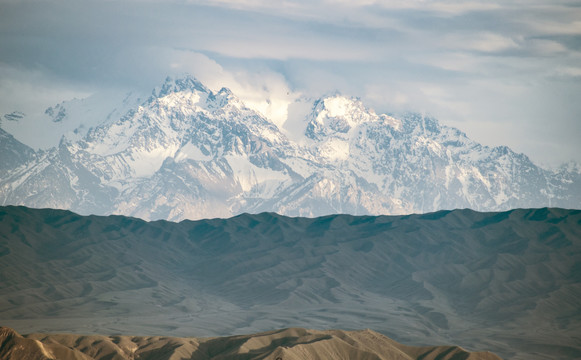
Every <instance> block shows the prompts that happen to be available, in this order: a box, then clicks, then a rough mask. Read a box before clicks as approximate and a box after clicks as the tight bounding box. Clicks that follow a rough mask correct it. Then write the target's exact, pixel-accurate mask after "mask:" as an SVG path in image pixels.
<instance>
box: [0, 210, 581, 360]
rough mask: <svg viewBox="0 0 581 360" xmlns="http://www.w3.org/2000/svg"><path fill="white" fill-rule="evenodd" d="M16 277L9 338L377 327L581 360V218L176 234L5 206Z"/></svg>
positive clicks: (4, 268) (394, 221) (517, 355)
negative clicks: (12, 332) (14, 334)
mask: <svg viewBox="0 0 581 360" xmlns="http://www.w3.org/2000/svg"><path fill="white" fill-rule="evenodd" d="M0 279H1V281H0V319H2V326H8V327H11V328H13V329H15V330H16V331H18V332H20V333H25V334H26V333H31V332H35V333H39V332H40V333H71V332H72V333H76V334H105V335H111V336H112V335H118V334H123V335H144V336H153V335H164V336H177V337H208V336H209V337H214V336H232V335H236V334H250V333H255V332H261V331H272V330H273V329H282V328H289V327H299V328H310V329H319V330H321V329H344V330H361V329H372V330H374V331H377V332H379V333H382V334H384V335H386V336H389V337H390V338H392V339H394V340H396V341H398V342H401V343H405V344H409V345H416V346H423V345H434V344H456V345H459V346H461V347H463V348H465V349H468V350H470V351H476V350H478V351H484V350H488V351H492V352H494V353H496V354H498V355H499V356H501V357H502V358H504V359H514V360H525V359H526V360H541V359H579V358H581V342H580V341H579V329H580V328H581V311H580V308H579V299H580V298H581V210H564V209H557V208H542V209H517V210H511V211H506V212H492V213H488V212H487V213H482V212H475V211H472V210H454V211H439V212H435V213H427V214H416V215H405V216H379V217H374V216H352V215H331V216H325V217H318V218H302V217H286V216H282V215H278V214H274V213H261V214H242V215H239V216H236V217H233V218H229V219H206V220H198V221H189V220H185V221H182V222H180V223H174V222H168V221H153V222H146V221H144V220H141V219H136V218H129V217H124V216H106V217H103V216H94V215H93V216H80V215H78V214H75V213H71V212H69V211H63V210H53V209H45V210H39V209H31V208H26V207H13V206H9V207H0ZM368 334H369V333H368ZM319 335H322V334H319ZM327 335H332V336H337V334H327ZM289 336H290V335H289ZM293 336H295V337H302V336H299V335H293ZM37 339H41V337H40V336H39V337H37ZM102 340H103V339H102ZM104 340H106V342H105V343H103V345H106V344H107V343H109V342H110V341H111V340H110V339H109V340H107V339H104ZM295 340H296V339H295ZM335 340H337V339H335ZM79 341H81V340H79ZM180 341H181V340H180ZM256 342H258V341H256ZM83 344H87V342H83ZM177 344H178V343H174V345H176V346H177ZM240 344H241V343H240ZM266 345H267V343H264V346H266ZM111 346H112V345H111ZM132 346H133V345H132ZM248 346H250V345H248ZM289 346H290V345H289ZM133 347H134V348H135V346H133ZM169 348H172V347H171V346H170V345H168V349H169ZM95 351H96V350H95ZM108 351H109V350H108ZM450 351H452V350H451V349H450ZM450 354H452V352H450ZM436 355H438V356H441V357H437V356H436ZM464 355H466V354H464ZM176 356H177V355H176ZM248 356H249V355H248ZM445 356H446V355H445V354H441V353H440V354H438V353H434V354H433V357H429V356H428V355H425V357H418V359H419V358H421V359H429V358H434V359H448V357H445ZM450 356H451V355H450ZM466 356H467V355H466ZM240 358H244V357H240ZM248 358H249V357H248ZM284 358H285V359H286V357H284ZM289 358H292V357H289ZM302 358H310V357H302ZM450 358H451V357H450ZM459 358H462V359H463V358H465V357H459ZM371 359H377V357H371Z"/></svg>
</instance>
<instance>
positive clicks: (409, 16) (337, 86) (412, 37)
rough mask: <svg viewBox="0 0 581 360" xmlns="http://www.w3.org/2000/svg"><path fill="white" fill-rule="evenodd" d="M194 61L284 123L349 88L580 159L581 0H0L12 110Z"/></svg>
mask: <svg viewBox="0 0 581 360" xmlns="http://www.w3.org/2000/svg"><path fill="white" fill-rule="evenodd" d="M185 73H189V74H192V75H193V76H195V77H197V78H198V79H199V80H200V81H202V82H203V83H205V84H206V85H207V86H208V87H210V88H211V89H213V90H218V89H220V88H221V87H228V88H230V89H231V90H232V91H233V92H234V93H235V94H236V95H238V96H239V97H240V98H242V99H243V100H244V101H245V102H247V104H248V105H250V106H251V107H254V108H255V109H257V110H259V111H261V112H262V113H263V114H264V115H266V116H267V117H270V118H272V119H273V121H275V122H277V123H280V122H283V121H284V119H285V116H286V109H287V107H288V105H289V103H291V102H293V101H295V100H296V99H297V98H299V97H310V98H317V97H320V96H323V95H328V94H334V93H337V92H338V93H341V94H343V95H347V96H354V97H358V98H360V99H361V100H362V101H363V103H364V104H365V105H366V106H368V107H370V108H372V109H374V110H375V111H376V112H378V113H394V114H397V113H402V112H405V111H413V112H420V113H424V114H427V115H431V116H433V117H436V118H437V119H438V120H439V121H440V122H441V123H442V124H445V125H449V126H454V127H457V128H459V129H460V130H462V131H464V132H465V133H466V134H467V135H468V136H469V137H470V138H472V139H473V140H476V141H478V142H480V143H482V144H484V145H488V146H498V145H507V146H509V147H511V148H512V149H513V150H514V151H516V152H519V153H520V152H522V153H525V154H527V155H528V156H529V157H530V158H531V159H532V160H533V161H534V162H535V163H537V164H539V165H541V166H544V167H556V166H558V165H560V164H561V163H563V162H567V161H571V160H573V161H576V162H578V163H581V140H580V139H581V116H580V114H581V0H579V1H571V0H545V1H537V0H502V1H498V0H491V1H454V0H433V1H430V0H383V1H382V0H360V1H349V0H307V1H298V0H297V1H294V0H282V1H267V0H236V1H235V0H217V1H196V0H165V1H162V0H157V1H156V0H99V1H93V0H74V1H66V0H64V1H60V0H36V1H30V0H0V116H2V115H3V114H7V113H11V112H13V111H20V112H23V113H25V114H33V113H41V112H43V111H44V109H46V108H47V107H49V106H53V105H55V104H57V103H60V102H61V101H63V100H71V99H74V98H84V97H89V96H92V95H93V96H94V95H95V94H104V93H111V94H112V93H117V92H119V91H130V90H133V89H141V90H144V91H145V90H148V91H150V89H152V88H153V87H154V86H157V85H159V84H161V83H162V82H163V81H164V79H165V78H166V77H167V76H174V77H175V76H182V75H183V74H185ZM22 126H25V125H22ZM26 126H30V125H26ZM29 145H30V144H29Z"/></svg>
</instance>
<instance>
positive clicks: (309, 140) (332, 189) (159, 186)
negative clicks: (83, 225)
mask: <svg viewBox="0 0 581 360" xmlns="http://www.w3.org/2000/svg"><path fill="white" fill-rule="evenodd" d="M148 93H149V91H148ZM135 99H136V100H135V101H132V102H131V103H127V104H125V105H124V106H123V107H121V108H120V110H119V111H116V112H114V114H124V115H119V116H117V115H115V117H111V118H110V119H109V117H108V116H103V120H102V122H101V123H99V124H98V125H96V126H95V127H91V128H90V129H91V130H89V131H88V132H87V133H86V135H85V134H83V133H82V132H79V135H78V136H77V137H74V138H67V141H62V142H61V146H60V147H58V146H55V147H53V148H52V149H49V150H47V152H46V153H45V154H44V155H42V154H40V153H39V154H36V155H35V153H34V151H32V150H30V151H26V150H21V149H20V148H23V145H22V146H20V147H19V143H18V142H17V141H16V140H15V139H12V138H11V137H8V136H4V137H2V136H0V146H1V147H2V148H3V149H4V150H3V152H0V153H3V154H7V155H10V161H12V162H11V163H10V165H8V164H9V163H8V159H7V160H5V164H3V165H4V169H3V170H4V173H5V174H7V175H6V176H4V177H3V178H0V203H4V204H10V203H18V204H26V205H29V206H35V207H47V206H52V207H60V208H68V209H71V210H74V211H79V212H82V213H87V212H91V213H96V212H95V211H96V210H95V209H100V210H99V211H100V212H99V213H101V214H110V213H118V214H126V215H133V216H140V217H144V218H146V219H159V218H166V219H170V218H171V219H172V220H182V219H183V218H200V217H207V216H210V213H208V211H213V210H211V209H220V210H219V213H215V212H212V213H211V214H213V216H230V215H234V214H238V213H241V212H260V211H274V212H279V213H283V214H293V215H299V214H305V215H312V216H315V215H317V216H318V215H326V214H329V213H338V212H350V213H357V214H399V213H402V212H406V213H409V212H426V211H435V210H439V209H450V208H466V207H470V208H474V209H479V210H488V211H496V210H504V209H507V208H513V207H540V206H547V205H550V206H561V207H569V208H578V207H579V204H581V189H580V186H581V185H579V184H581V175H579V171H578V170H575V171H573V170H570V169H568V168H564V169H561V170H560V171H546V170H544V169H541V168H539V167H536V166H535V165H534V164H532V163H531V162H530V161H528V159H527V158H526V157H524V155H522V156H521V155H519V154H514V153H513V152H512V151H511V150H510V149H508V148H506V147H498V148H489V147H486V146H482V145H480V144H478V143H476V142H474V141H472V140H470V139H469V138H468V137H467V136H466V134H464V133H463V132H461V131H459V130H457V129H455V128H452V127H448V126H445V125H440V124H439V123H438V121H437V120H435V119H434V118H432V117H429V116H425V115H422V114H414V113H408V114H404V115H402V116H401V117H399V118H397V119H396V118H394V117H391V116H389V115H385V114H378V113H376V112H375V111H373V110H371V109H369V108H367V107H365V105H363V103H362V102H361V101H360V100H359V99H356V98H351V97H346V96H342V95H333V96H327V97H323V98H320V99H318V100H316V101H313V100H310V99H305V100H303V99H301V100H299V101H296V102H295V103H293V104H291V105H290V106H289V118H288V119H287V122H286V123H285V125H284V126H283V127H282V129H283V130H281V128H279V127H277V125H276V124H275V123H274V122H272V121H269V120H268V119H267V118H265V117H264V116H263V115H261V114H259V113H258V112H256V111H254V110H252V109H250V108H248V107H246V106H245V105H244V103H243V102H242V101H241V100H240V99H238V98H237V97H236V95H235V94H233V93H232V92H231V91H230V90H228V89H226V88H222V89H220V90H218V91H213V90H211V89H209V88H207V87H206V86H204V85H203V84H202V83H201V82H200V81H198V80H197V79H195V78H194V77H192V76H185V77H183V78H179V79H172V78H168V79H167V80H166V81H165V83H164V84H163V85H162V86H160V87H159V88H158V89H156V90H154V91H153V95H152V96H150V97H149V98H148V99H147V100H145V101H143V97H141V98H137V97H136V98H135ZM140 99H141V100H140ZM69 108H71V109H72V107H71V106H68V105H67V109H69ZM83 109H84V108H83ZM121 111H123V112H121ZM67 113H68V114H69V115H68V116H67V119H66V121H65V123H66V122H67V121H70V123H71V124H75V123H79V120H77V119H79V118H82V117H84V116H85V115H86V114H89V112H86V111H72V110H71V111H70V112H67ZM102 113H104V114H107V113H111V111H110V110H106V111H101V112H99V114H102ZM94 115H95V116H93V117H92V119H95V123H96V119H97V115H98V114H97V113H95V114H94ZM92 123H93V122H92V121H91V124H92ZM51 124H55V123H52V122H51ZM59 124H60V125H63V123H62V122H61V123H59ZM69 128H70V127H68V128H67V129H69ZM283 131H285V132H283ZM0 135H1V134H0ZM28 153H29V154H28ZM12 154H28V155H27V156H22V157H17V156H13V155H12ZM41 155H42V156H41ZM1 165H2V164H1V162H0V168H2V166H1ZM18 169H21V170H22V171H20V170H18ZM47 184H48V185H47ZM47 189H48V190H47ZM62 189H65V190H66V194H64V193H63V191H64V190H63V191H61V190H62ZM61 193H62V194H61ZM50 194H56V195H54V196H52V195H50ZM63 194H64V195H63ZM45 195H46V196H45ZM49 195H50V196H49ZM102 199H108V200H107V201H103V200H102ZM55 204H56V205H55ZM70 204H74V205H70ZM178 213H179V214H181V215H175V214H178Z"/></svg>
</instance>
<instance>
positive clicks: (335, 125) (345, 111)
mask: <svg viewBox="0 0 581 360" xmlns="http://www.w3.org/2000/svg"><path fill="white" fill-rule="evenodd" d="M374 122H382V123H385V124H388V125H391V126H392V127H394V128H396V129H399V127H400V126H401V121H399V120H397V119H395V118H393V117H391V116H388V115H385V114H381V115H378V114H376V113H375V111H374V110H372V109H368V108H367V107H365V105H363V102H362V101H361V100H360V99H358V98H354V97H347V96H343V95H339V94H336V95H333V96H329V97H325V98H321V99H319V100H317V101H315V103H314V104H313V111H312V112H311V114H309V122H308V125H307V128H306V132H305V135H307V136H308V137H309V138H311V139H315V140H320V139H321V138H323V137H326V136H329V135H339V136H340V134H346V133H348V132H349V131H350V130H351V129H353V128H355V127H357V126H358V125H361V124H366V123H374Z"/></svg>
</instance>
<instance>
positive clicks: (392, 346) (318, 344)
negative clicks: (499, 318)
mask: <svg viewBox="0 0 581 360" xmlns="http://www.w3.org/2000/svg"><path fill="white" fill-rule="evenodd" d="M0 358H2V359H28V360H37V359H38V360H45V359H46V360H48V359H59V360H73V359H74V360H89V359H94V360H105V359H114V360H174V359H176V360H177V359H190V360H210V359H214V360H227V359H238V360H253V359H273V360H275V359H279V360H280V359H284V360H312V359H333V360H341V359H345V360H415V359H418V360H420V359H422V360H433V359H439V360H499V359H500V358H499V357H497V356H496V355H494V354H492V353H489V352H475V353H470V352H468V351H466V350H464V349H462V348H460V347H457V346H426V347H413V346H405V345H402V344H399V343H397V342H395V341H393V340H391V339H389V338H387V337H385V336H383V335H381V334H379V333H376V332H374V331H371V330H365V331H341V330H329V331H316V330H306V329H300V328H291V329H284V330H277V331H270V332H265V333H259V334H252V335H242V336H231V337H222V338H205V339H204V338H202V339H200V338H177V337H160V336H150V337H143V336H101V335H90V336H85V335H72V334H59V335H45V334H31V335H27V336H24V337H23V336H21V335H19V334H18V333H16V332H15V331H14V330H12V329H10V328H5V327H4V328H0Z"/></svg>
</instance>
